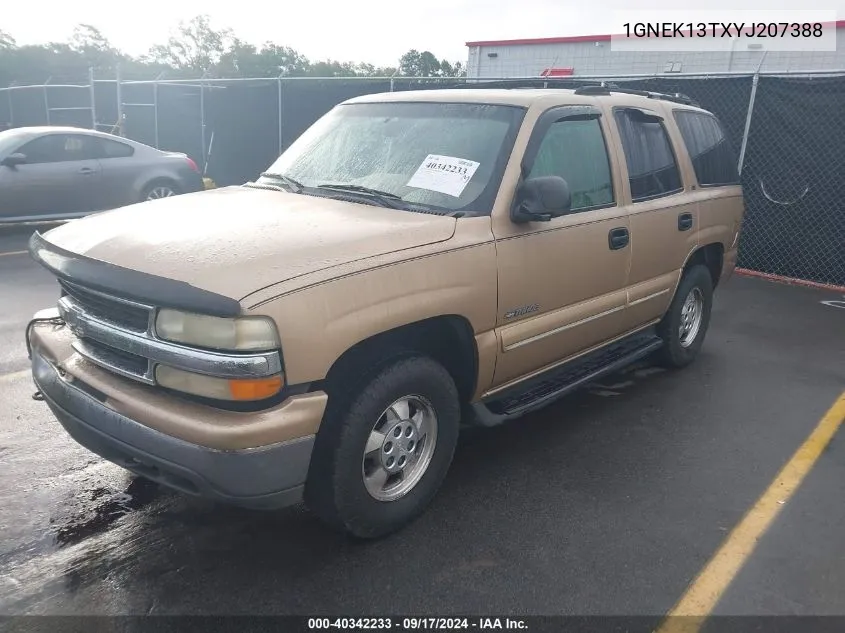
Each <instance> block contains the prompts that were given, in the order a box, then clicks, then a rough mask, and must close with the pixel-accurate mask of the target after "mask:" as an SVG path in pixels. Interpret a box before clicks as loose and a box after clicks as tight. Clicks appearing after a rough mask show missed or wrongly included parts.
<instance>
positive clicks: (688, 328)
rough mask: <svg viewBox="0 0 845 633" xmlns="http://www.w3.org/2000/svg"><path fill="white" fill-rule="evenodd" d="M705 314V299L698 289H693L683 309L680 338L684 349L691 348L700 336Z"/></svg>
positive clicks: (679, 331)
mask: <svg viewBox="0 0 845 633" xmlns="http://www.w3.org/2000/svg"><path fill="white" fill-rule="evenodd" d="M703 314H704V297H703V296H702V294H701V291H700V290H699V289H698V288H693V289H692V290H690V292H689V294H688V295H687V298H686V299H685V300H684V305H683V307H682V308H681V324H680V326H679V328H678V338H679V340H680V343H681V346H682V347H689V346H690V345H691V344H692V342H693V341H694V340H695V339H696V337H697V336H698V331H699V330H700V329H701V319H702V315H703Z"/></svg>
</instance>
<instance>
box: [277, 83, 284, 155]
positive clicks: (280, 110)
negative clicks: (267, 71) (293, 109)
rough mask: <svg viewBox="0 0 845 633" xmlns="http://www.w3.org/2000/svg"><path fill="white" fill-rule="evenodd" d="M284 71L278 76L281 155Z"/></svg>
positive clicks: (280, 144) (279, 153) (280, 147)
mask: <svg viewBox="0 0 845 633" xmlns="http://www.w3.org/2000/svg"><path fill="white" fill-rule="evenodd" d="M283 74H284V71H282V72H280V73H279V76H278V77H276V93H277V95H278V99H279V108H278V115H279V152H278V155H279V156H281V154H282V75H283Z"/></svg>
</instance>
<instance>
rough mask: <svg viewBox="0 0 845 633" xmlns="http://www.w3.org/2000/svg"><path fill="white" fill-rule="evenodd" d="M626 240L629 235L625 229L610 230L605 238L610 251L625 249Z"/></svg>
mask: <svg viewBox="0 0 845 633" xmlns="http://www.w3.org/2000/svg"><path fill="white" fill-rule="evenodd" d="M628 239H629V234H628V229H626V228H616V229H611V230H610V233H609V234H608V236H607V242H608V246H610V250H612V251H616V250H619V249H620V248H625V247H626V246H627V245H628Z"/></svg>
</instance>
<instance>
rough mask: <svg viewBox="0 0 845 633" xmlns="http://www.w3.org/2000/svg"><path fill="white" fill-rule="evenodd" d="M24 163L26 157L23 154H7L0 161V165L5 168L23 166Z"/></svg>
mask: <svg viewBox="0 0 845 633" xmlns="http://www.w3.org/2000/svg"><path fill="white" fill-rule="evenodd" d="M25 162H26V156H25V155H24V154H9V155H8V156H6V158H4V159H3V160H2V161H0V164H2V165H5V166H6V167H15V166H16V165H23V164H24V163H25Z"/></svg>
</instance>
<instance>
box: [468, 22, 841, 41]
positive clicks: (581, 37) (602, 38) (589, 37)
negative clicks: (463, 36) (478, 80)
mask: <svg viewBox="0 0 845 633" xmlns="http://www.w3.org/2000/svg"><path fill="white" fill-rule="evenodd" d="M822 25H823V26H835V27H836V28H837V29H843V28H845V20H837V21H836V22H822ZM613 38H617V39H618V38H622V39H640V38H629V37H625V35H624V34H623V33H618V34H616V35H610V34H605V35H572V36H568V37H539V38H527V39H521V40H481V41H477V42H467V43H466V46H519V45H525V44H571V43H575V42H609V41H610V40H611V39H613ZM643 39H644V38H643Z"/></svg>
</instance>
